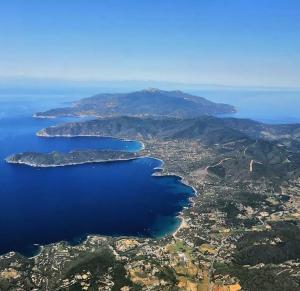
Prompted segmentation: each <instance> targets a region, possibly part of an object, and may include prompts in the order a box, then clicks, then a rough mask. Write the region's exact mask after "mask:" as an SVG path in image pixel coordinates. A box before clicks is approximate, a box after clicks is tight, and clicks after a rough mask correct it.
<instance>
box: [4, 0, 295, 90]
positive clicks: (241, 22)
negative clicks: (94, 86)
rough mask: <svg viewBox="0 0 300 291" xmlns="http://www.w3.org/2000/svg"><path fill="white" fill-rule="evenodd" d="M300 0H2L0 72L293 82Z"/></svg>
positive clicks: (263, 83)
mask: <svg viewBox="0 0 300 291" xmlns="http://www.w3.org/2000/svg"><path fill="white" fill-rule="evenodd" d="M299 15H300V1H299V0H151V1H150V0H149V1H147V0H42V1H41V0H9V1H1V2H0V76H2V77H5V76H22V77H23V76H24V77H40V78H58V79H74V80H158V81H174V82H183V83H199V84H224V85H245V86H251V85H254V86H290V87H300V21H299Z"/></svg>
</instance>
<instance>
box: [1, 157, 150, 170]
mask: <svg viewBox="0 0 300 291" xmlns="http://www.w3.org/2000/svg"><path fill="white" fill-rule="evenodd" d="M144 157H145V156H139V157H134V158H128V159H115V160H99V161H84V162H78V163H68V164H52V165H46V164H40V165H37V164H32V163H28V162H23V161H16V162H14V161H10V160H8V159H5V161H6V162H7V163H8V164H16V165H25V166H29V167H33V168H57V167H68V166H77V165H84V164H103V163H114V162H126V161H132V160H136V159H141V158H144Z"/></svg>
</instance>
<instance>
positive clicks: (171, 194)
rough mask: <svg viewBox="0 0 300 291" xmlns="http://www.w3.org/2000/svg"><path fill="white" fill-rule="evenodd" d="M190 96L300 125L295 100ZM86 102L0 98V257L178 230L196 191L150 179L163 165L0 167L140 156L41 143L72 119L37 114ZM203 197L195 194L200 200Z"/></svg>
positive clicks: (123, 144)
mask: <svg viewBox="0 0 300 291" xmlns="http://www.w3.org/2000/svg"><path fill="white" fill-rule="evenodd" d="M190 93H194V94H197V95H199V96H203V97H206V98H208V99H210V100H212V101H215V102H223V103H229V104H232V105H234V106H235V107H236V108H237V110H238V113H236V114H234V115H230V116H235V117H239V118H251V119H254V120H258V121H261V122H266V123H273V124H276V123H300V92H297V91H291V90H287V91H278V90H276V91H270V90H269V91H266V90H261V91H259V90H250V91H249V90H244V91H239V90H197V91H191V92H190ZM89 95H91V94H90V92H87V94H86V95H84V94H82V95H78V96H77V95H76V94H75V93H72V94H70V92H67V93H66V92H62V93H61V94H59V93H58V92H55V93H52V94H48V95H47V94H45V93H39V94H37V93H33V94H30V93H26V94H22V93H20V92H18V94H13V93H11V92H9V93H1V92H0V185H1V187H0V199H1V200H0V238H1V239H0V254H4V253H7V252H9V251H17V252H20V253H21V254H23V255H26V256H33V255H35V254H36V253H37V252H38V251H39V248H40V246H41V245H45V244H49V243H54V242H58V241H62V240H63V241H68V242H69V243H71V244H76V243H79V242H81V241H82V240H83V239H85V238H86V236H87V235H90V234H99V235H109V236H123V235H124V236H141V237H155V238H157V237H162V236H165V235H167V234H171V233H172V232H174V231H175V230H176V229H177V227H178V226H179V224H180V220H179V218H178V214H179V213H180V211H181V210H182V209H183V207H186V206H188V205H189V201H190V199H189V198H190V197H192V196H193V195H194V194H195V193H194V190H193V189H192V188H191V187H189V186H187V185H185V184H183V183H182V182H181V179H180V178H179V177H175V176H168V177H158V176H153V173H155V171H157V168H159V167H161V166H163V164H162V161H160V160H157V159H155V158H148V157H147V158H141V159H137V160H132V161H122V162H110V163H103V164H86V165H77V166H67V167H57V168H32V167H28V166H24V165H13V164H7V163H6V162H5V161H4V159H5V158H6V157H7V156H9V155H11V154H13V153H19V152H25V151H38V152H51V151H62V152H67V151H70V150H74V149H103V150H104V149H106V150H124V151H138V150H140V149H141V144H140V143H139V142H138V141H124V140H119V139H113V138H104V137H103V138H100V137H99V138H96V137H76V138H43V137H37V136H36V135H35V133H36V132H37V131H39V130H40V129H42V128H45V127H48V126H52V125H55V124H59V123H62V122H69V121H79V120H82V119H78V118H58V119H35V118H33V117H32V115H33V114H34V113H35V112H38V111H43V110H47V109H50V108H54V107H62V106H68V105H69V104H70V102H71V101H74V100H76V99H79V98H82V97H86V96H89ZM199 195H201V193H199Z"/></svg>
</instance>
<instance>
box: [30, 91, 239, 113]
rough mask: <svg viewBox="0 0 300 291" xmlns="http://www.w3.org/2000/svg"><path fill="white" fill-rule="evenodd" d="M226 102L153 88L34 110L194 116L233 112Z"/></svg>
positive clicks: (233, 109) (89, 98)
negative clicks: (66, 105) (61, 106)
mask: <svg viewBox="0 0 300 291" xmlns="http://www.w3.org/2000/svg"><path fill="white" fill-rule="evenodd" d="M235 112H236V109H235V108H234V107H233V106H231V105H228V104H220V103H214V102H212V101H209V100H207V99H205V98H203V97H199V96H194V95H191V94H187V93H184V92H182V91H164V90H160V89H156V88H150V89H146V90H141V91H136V92H130V93H109V94H108V93H106V94H105V93H104V94H97V95H94V96H92V97H88V98H84V99H81V100H79V101H76V102H73V104H72V106H70V107H64V108H55V109H51V110H48V111H45V112H37V113H36V114H35V115H34V117H37V118H55V117H60V116H75V117H76V116H77V117H78V116H97V117H103V116H121V115H126V116H138V117H141V116H144V117H145V116H152V117H153V116H155V117H166V116H168V117H181V118H189V117H197V116H202V115H215V114H228V113H235Z"/></svg>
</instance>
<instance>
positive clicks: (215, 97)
mask: <svg viewBox="0 0 300 291" xmlns="http://www.w3.org/2000/svg"><path fill="white" fill-rule="evenodd" d="M190 92H191V93H193V94H195V95H198V96H203V97H205V98H207V99H209V100H211V101H214V102H221V103H227V104H231V105H234V106H235V107H236V109H237V113H235V114H231V115H227V116H231V117H237V118H250V119H253V120H257V121H260V122H265V123H269V124H278V123H300V90H296V89H295V90H283V89H277V90H275V89H273V90H266V89H264V90H263V89H256V90H254V89H247V90H246V89H243V90H241V89H231V90H229V89H226V90H225V89H223V90H221V89H214V90H213V89H210V90H207V89H206V90H191V91H190Z"/></svg>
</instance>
